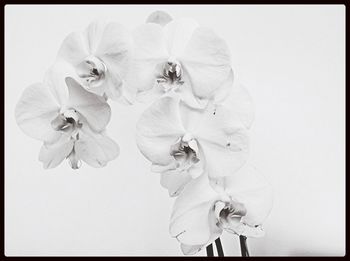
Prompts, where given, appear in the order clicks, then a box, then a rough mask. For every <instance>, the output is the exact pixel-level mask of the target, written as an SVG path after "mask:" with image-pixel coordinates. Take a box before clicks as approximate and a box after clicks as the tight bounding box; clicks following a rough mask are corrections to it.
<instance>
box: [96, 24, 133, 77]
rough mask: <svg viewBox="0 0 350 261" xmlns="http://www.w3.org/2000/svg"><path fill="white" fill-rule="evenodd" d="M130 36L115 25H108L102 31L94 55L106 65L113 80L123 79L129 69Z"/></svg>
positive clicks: (122, 28) (121, 27) (123, 29)
mask: <svg viewBox="0 0 350 261" xmlns="http://www.w3.org/2000/svg"><path fill="white" fill-rule="evenodd" d="M130 49H131V36H130V35H129V33H128V32H127V31H126V29H125V28H124V27H123V26H122V25H120V24H117V23H109V24H107V25H106V26H105V27H104V29H103V33H102V36H101V39H100V42H99V45H98V48H97V50H96V52H94V54H95V55H96V56H98V57H99V58H100V59H102V60H103V62H104V63H105V64H106V65H107V68H108V70H109V72H110V73H111V74H112V75H113V77H114V78H117V79H118V78H119V79H120V77H124V76H125V75H126V73H127V70H128V69H129V68H128V67H129V66H128V63H129V60H130Z"/></svg>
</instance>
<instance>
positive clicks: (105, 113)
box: [66, 77, 111, 132]
mask: <svg viewBox="0 0 350 261" xmlns="http://www.w3.org/2000/svg"><path fill="white" fill-rule="evenodd" d="M66 84H67V86H68V90H69V101H68V104H67V107H70V108H73V109H75V110H76V111H78V112H79V113H80V114H81V115H82V116H83V117H84V118H85V119H86V121H87V123H88V124H89V126H90V127H91V129H92V130H94V131H97V132H99V131H101V130H103V129H104V128H105V127H106V125H107V124H108V122H109V120H110V117H111V108H110V107H109V105H108V104H107V103H106V100H105V99H104V98H103V97H100V96H98V95H95V94H93V93H90V92H88V91H86V90H85V89H84V88H83V87H82V86H81V85H80V84H79V83H78V82H77V81H75V80H74V79H73V78H70V77H68V78H66Z"/></svg>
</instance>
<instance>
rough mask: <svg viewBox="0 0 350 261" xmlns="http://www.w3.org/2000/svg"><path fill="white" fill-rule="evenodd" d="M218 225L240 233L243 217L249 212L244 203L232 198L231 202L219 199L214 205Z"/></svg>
mask: <svg viewBox="0 0 350 261" xmlns="http://www.w3.org/2000/svg"><path fill="white" fill-rule="evenodd" d="M214 211H215V216H216V218H217V226H219V227H221V228H223V229H225V230H227V231H229V232H232V233H236V234H237V233H238V234H240V233H241V232H242V231H241V230H242V229H243V226H242V223H241V218H242V217H243V216H245V215H246V214H247V209H246V208H245V206H244V204H242V203H239V202H236V201H233V200H230V201H229V202H224V201H217V202H216V203H215V205H214Z"/></svg>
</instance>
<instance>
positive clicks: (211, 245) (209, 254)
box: [207, 244, 214, 256]
mask: <svg viewBox="0 0 350 261" xmlns="http://www.w3.org/2000/svg"><path fill="white" fill-rule="evenodd" d="M207 256H214V250H213V244H210V245H209V246H207Z"/></svg>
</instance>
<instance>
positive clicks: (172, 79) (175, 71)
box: [157, 58, 184, 91]
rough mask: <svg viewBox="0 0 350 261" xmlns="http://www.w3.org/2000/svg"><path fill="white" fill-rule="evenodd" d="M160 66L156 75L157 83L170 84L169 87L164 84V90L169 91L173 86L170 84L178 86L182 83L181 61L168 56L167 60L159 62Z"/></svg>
mask: <svg viewBox="0 0 350 261" xmlns="http://www.w3.org/2000/svg"><path fill="white" fill-rule="evenodd" d="M161 66H162V67H161V69H160V71H161V74H160V75H159V76H158V77H157V83H158V84H161V83H163V84H164V83H167V84H170V87H169V86H167V85H164V89H165V91H169V90H170V89H172V88H174V86H172V85H176V87H178V86H179V85H182V84H183V83H184V81H183V80H182V76H183V70H182V66H181V63H180V62H179V61H177V60H176V59H175V58H169V59H168V61H166V62H165V63H163V64H161Z"/></svg>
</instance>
